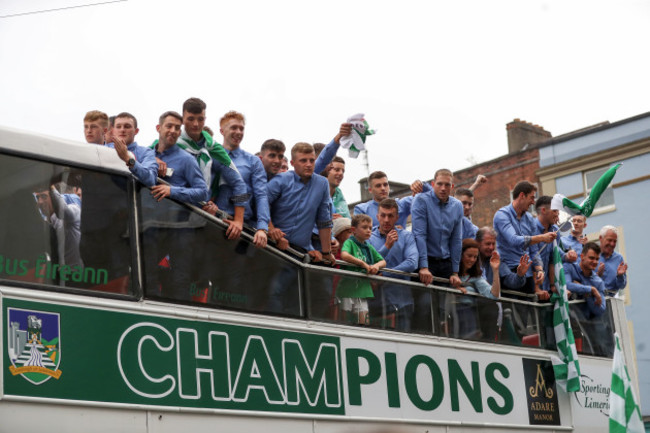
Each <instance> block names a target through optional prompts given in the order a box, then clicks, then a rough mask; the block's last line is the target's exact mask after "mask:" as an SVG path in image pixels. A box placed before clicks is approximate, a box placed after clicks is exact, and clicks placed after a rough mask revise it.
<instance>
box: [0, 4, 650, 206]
mask: <svg viewBox="0 0 650 433" xmlns="http://www.w3.org/2000/svg"><path fill="white" fill-rule="evenodd" d="M89 3H93V2H92V1H89V0H86V1H82V0H0V17H1V18H0V65H1V68H0V125H5V126H10V127H15V128H20V129H24V130H28V131H34V132H39V133H46V134H51V135H55V136H61V137H66V138H71V139H76V140H80V141H83V124H82V119H83V116H84V114H85V112H86V111H88V110H91V109H99V110H102V111H105V112H107V113H109V114H110V115H112V114H116V113H117V112H120V111H129V112H131V113H133V114H134V115H135V116H136V117H137V118H138V120H139V126H140V133H139V134H138V136H137V137H136V139H137V141H138V142H139V143H140V144H145V145H148V144H150V142H151V141H152V140H153V139H154V138H156V132H155V125H156V123H157V118H158V116H159V115H160V114H161V113H162V112H164V111H166V110H169V109H174V110H178V111H180V110H181V105H182V102H183V101H184V100H185V99H187V98H188V97H190V96H197V97H200V98H202V99H203V100H204V101H206V103H207V104H208V109H207V118H208V121H207V124H208V125H209V126H211V127H212V128H213V129H216V130H218V120H219V118H220V116H221V115H222V114H223V113H225V112H226V111H228V110H231V109H234V110H237V111H241V112H242V113H244V114H245V115H246V119H247V123H246V135H245V137H244V141H243V143H242V147H243V148H244V149H246V150H248V151H250V152H256V151H257V150H259V147H260V145H261V143H262V142H263V141H264V140H265V139H267V138H278V139H281V140H283V141H284V142H285V144H287V146H288V147H289V148H290V147H291V146H292V145H293V144H294V143H296V142H297V141H308V142H312V143H313V142H318V141H321V142H328V141H329V140H330V139H331V138H332V137H333V136H334V135H335V134H336V132H337V130H338V126H339V124H340V123H341V122H343V121H345V119H346V118H347V117H348V116H350V115H352V114H355V113H357V112H363V113H365V114H366V119H367V120H368V122H369V124H370V126H371V127H373V128H375V129H377V130H378V132H377V135H375V136H372V137H369V139H368V143H367V144H368V147H369V149H370V150H369V162H370V170H371V171H374V170H383V171H385V172H387V173H388V176H389V178H390V179H392V180H395V181H399V182H405V183H406V182H410V181H411V180H413V179H415V178H430V177H431V176H432V174H433V172H434V171H435V170H436V169H438V168H441V167H448V168H451V169H460V168H464V167H467V166H469V165H471V164H472V162H480V161H485V160H489V159H492V158H495V157H497V156H500V155H502V154H504V153H505V152H506V151H507V142H506V132H505V124H506V123H508V122H510V121H511V120H512V119H514V118H521V119H524V120H527V121H530V122H532V123H537V124H540V125H542V126H544V128H546V129H547V130H548V131H550V132H551V133H552V134H553V135H560V134H563V133H566V132H570V131H572V130H575V129H580V128H583V127H585V126H588V125H592V124H595V123H598V122H601V121H604V120H609V121H612V122H613V121H617V120H621V119H624V118H627V117H631V116H634V115H636V114H640V113H643V112H646V111H650V85H649V83H650V80H649V79H648V70H649V66H650V65H649V64H650V61H649V60H648V54H647V41H648V40H650V37H649V36H650V35H649V33H650V2H648V1H629V0H618V1H616V2H612V1H594V0H590V1H570V0H546V1H540V0H531V1H526V0H513V1H485V0H476V1H474V0H472V1H459V0H453V1H431V0H429V1H408V0H405V1H402V2H395V1H390V2H388V1H379V0H370V1H357V0H348V1H337V0H330V1H327V2H310V1H304V0H302V1H284V0H276V1H268V0H266V1H258V0H250V1H246V0H238V1H228V2H225V1H209V2H208V1H201V0H182V1H169V0H126V1H119V2H112V3H109V2H108V1H107V2H104V4H101V5H95V6H86V7H74V6H79V5H84V4H89ZM94 3H99V2H98V1H94ZM46 9H59V10H56V11H50V12H40V13H36V12H38V11H42V10H46ZM216 135H217V137H216V138H217V139H218V140H219V141H220V138H221V137H220V135H219V134H218V132H217V134H216ZM339 154H340V155H342V156H344V157H345V156H347V155H345V153H343V151H340V152H339ZM347 161H348V164H347V173H346V179H345V180H344V183H343V191H344V193H345V195H346V197H347V199H348V202H352V201H355V200H356V199H358V197H359V192H358V185H357V181H358V180H359V178H361V177H363V176H365V171H364V168H363V167H362V163H361V160H360V159H359V160H351V159H347Z"/></svg>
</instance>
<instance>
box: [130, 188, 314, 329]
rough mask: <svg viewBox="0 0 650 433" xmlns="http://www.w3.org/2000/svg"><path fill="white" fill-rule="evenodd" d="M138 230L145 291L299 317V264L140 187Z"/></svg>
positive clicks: (198, 301) (180, 298) (205, 302)
mask: <svg viewBox="0 0 650 433" xmlns="http://www.w3.org/2000/svg"><path fill="white" fill-rule="evenodd" d="M138 201H139V205H140V210H141V218H140V219H139V221H140V234H141V239H142V240H141V245H142V256H143V264H144V272H143V275H144V287H145V295H146V296H147V297H150V298H162V299H167V300H173V301H181V302H186V303H195V304H196V303H198V304H202V305H209V306H217V307H225V308H232V309H237V310H244V311H251V312H258V313H276V314H282V315H286V316H293V317H298V316H301V315H302V312H301V311H302V309H301V299H300V292H299V277H300V268H299V266H298V265H296V264H292V263H290V261H288V260H285V259H283V258H282V257H280V256H278V255H275V254H273V253H271V252H269V251H267V250H265V249H258V248H255V246H254V245H252V244H251V243H250V242H249V241H247V240H245V239H243V237H242V238H241V239H240V240H236V241H230V240H228V239H226V236H225V228H224V227H222V226H221V225H219V224H217V223H216V222H214V221H212V220H209V219H208V218H204V217H203V216H201V215H199V214H197V213H193V211H191V210H190V209H189V208H188V207H186V206H184V205H182V204H179V203H176V202H174V201H173V200H169V199H164V200H162V201H160V202H158V201H156V200H155V199H153V197H152V196H151V192H150V191H149V190H148V189H146V188H142V189H141V190H140V191H139V193H138Z"/></svg>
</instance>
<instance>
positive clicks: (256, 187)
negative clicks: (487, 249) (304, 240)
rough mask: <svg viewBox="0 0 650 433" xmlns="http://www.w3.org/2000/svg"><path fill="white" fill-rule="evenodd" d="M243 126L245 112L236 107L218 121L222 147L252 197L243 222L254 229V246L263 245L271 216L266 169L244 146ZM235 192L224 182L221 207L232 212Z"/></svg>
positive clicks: (260, 246)
mask: <svg viewBox="0 0 650 433" xmlns="http://www.w3.org/2000/svg"><path fill="white" fill-rule="evenodd" d="M244 128H245V118H244V115H243V114H241V113H238V112H236V111H229V112H227V113H226V114H225V115H224V116H223V117H222V118H221V120H220V121H219V131H220V132H221V135H222V136H223V147H224V149H225V150H226V152H227V154H228V157H229V158H230V160H231V161H232V162H233V163H234V164H235V166H236V167H237V171H239V174H240V175H241V177H242V179H243V180H244V183H245V184H246V192H247V195H248V196H249V197H250V199H249V200H248V201H247V202H246V203H245V206H244V222H245V223H246V224H247V225H249V226H251V227H253V229H254V230H255V234H254V235H253V243H254V244H255V246H257V247H259V248H263V247H265V246H266V242H267V233H268V229H269V219H270V215H269V201H268V198H267V195H266V171H264V166H263V165H262V161H260V159H259V158H258V157H257V156H255V155H253V154H252V153H249V152H246V151H245V150H243V149H242V148H241V146H240V144H241V142H242V140H243V139H244ZM232 196H234V191H233V188H231V187H230V185H223V186H222V187H221V191H219V196H218V197H217V201H216V204H217V206H218V207H219V209H221V210H223V211H226V212H228V213H233V212H234V206H233V202H232V200H231V198H232Z"/></svg>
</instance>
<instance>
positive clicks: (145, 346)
mask: <svg viewBox="0 0 650 433" xmlns="http://www.w3.org/2000/svg"><path fill="white" fill-rule="evenodd" d="M2 311H3V323H4V324H5V326H6V327H7V328H6V332H4V336H3V338H4V347H5V348H6V349H5V350H4V354H3V356H4V365H5V368H4V369H3V376H4V393H5V395H14V396H31V397H43V398H54V399H68V400H80V401H95V402H115V403H127V404H146V405H159V406H181V407H192V408H220V409H235V410H256V411H274V412H288V413H314V414H344V413H345V403H344V397H343V387H342V373H341V352H340V351H341V349H340V342H339V338H337V337H329V336H323V335H315V334H307V333H296V332H288V331H277V330H271V329H263V328H252V327H246V326H234V325H224V324H217V323H211V322H202V321H194V320H192V321H190V320H181V319H170V318H166V317H158V316H152V315H146V316H145V315H138V314H131V313H123V312H115V311H109V310H102V309H97V308H85V307H72V306H65V305H56V304H42V303H38V302H30V301H21V300H15V299H8V298H4V299H3V300H2Z"/></svg>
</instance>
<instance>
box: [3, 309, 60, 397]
mask: <svg viewBox="0 0 650 433" xmlns="http://www.w3.org/2000/svg"><path fill="white" fill-rule="evenodd" d="M7 318H8V326H7V329H8V332H9V335H8V344H7V350H8V351H9V359H10V360H11V364H12V365H10V366H9V371H10V372H11V374H12V375H14V376H17V375H21V376H22V377H24V378H25V380H27V381H29V382H31V383H33V384H34V385H40V384H41V383H44V382H46V381H47V380H49V379H50V378H52V377H53V378H55V379H58V378H59V377H60V376H61V370H59V364H60V363H61V327H60V317H59V314H58V313H48V312H45V311H33V310H22V309H18V308H8V309H7Z"/></svg>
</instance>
